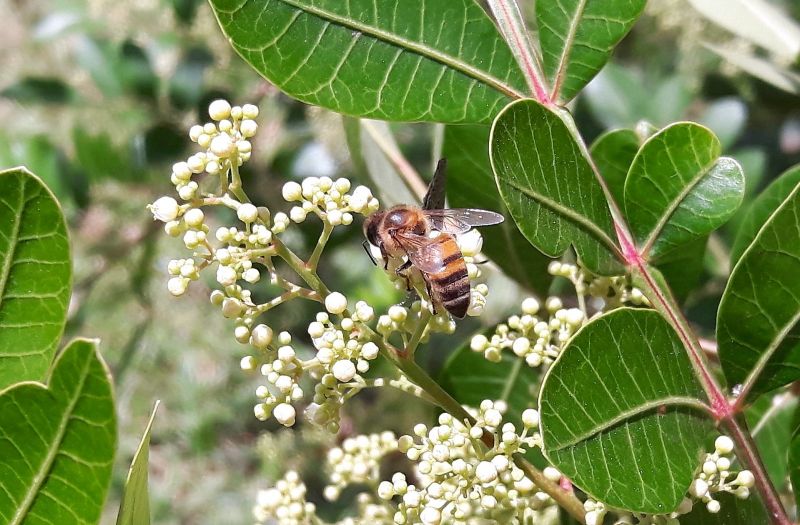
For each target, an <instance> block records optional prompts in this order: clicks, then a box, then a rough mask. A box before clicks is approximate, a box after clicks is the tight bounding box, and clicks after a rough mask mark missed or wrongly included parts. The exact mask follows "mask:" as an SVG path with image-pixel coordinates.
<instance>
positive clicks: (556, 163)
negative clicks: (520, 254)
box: [489, 100, 624, 275]
mask: <svg viewBox="0 0 800 525" xmlns="http://www.w3.org/2000/svg"><path fill="white" fill-rule="evenodd" d="M490 142H491V144H490V150H489V151H490V158H491V162H492V170H493V171H494V174H495V178H496V180H497V186H498V188H499V189H500V195H501V196H502V197H503V200H504V201H505V203H506V206H508V210H509V211H510V212H511V216H512V217H513V218H514V221H515V222H516V223H517V226H519V229H520V231H521V232H522V233H523V235H525V237H526V238H527V239H528V240H529V241H530V242H531V243H532V244H533V245H534V246H536V247H537V248H538V249H539V250H541V251H542V252H544V254H545V255H548V256H550V257H557V256H559V255H561V254H562V253H564V251H565V250H566V249H567V248H568V247H569V246H570V244H572V245H573V246H574V247H575V250H576V252H577V253H578V257H579V258H580V260H581V262H582V263H583V264H584V265H585V266H586V267H587V268H588V269H589V270H591V271H593V272H595V273H597V274H600V275H613V274H620V273H623V271H624V269H623V267H622V264H621V263H620V257H619V250H618V248H617V246H616V241H615V239H616V233H615V231H614V224H613V221H612V219H611V212H610V211H609V209H608V204H607V202H606V198H605V194H604V193H603V190H602V188H601V187H600V183H599V181H598V180H597V179H596V178H595V175H594V173H593V172H592V168H591V166H590V165H589V162H588V161H587V160H586V157H585V156H584V155H583V152H582V151H581V148H580V146H579V145H578V143H577V142H576V141H575V138H574V136H573V135H572V133H571V132H570V130H569V129H568V128H567V125H566V124H565V123H564V121H563V120H562V119H561V117H560V116H559V115H558V114H556V113H554V112H553V111H551V110H550V109H547V108H545V107H544V106H542V105H541V104H539V103H537V102H536V101H534V100H520V101H518V102H514V103H511V104H509V105H508V107H506V108H505V109H504V110H503V111H502V112H501V113H500V115H498V116H497V119H495V122H494V125H493V126H492V135H491V140H490Z"/></svg>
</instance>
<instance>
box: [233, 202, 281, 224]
mask: <svg viewBox="0 0 800 525" xmlns="http://www.w3.org/2000/svg"><path fill="white" fill-rule="evenodd" d="M236 216H237V217H239V220H240V221H242V222H245V223H248V224H249V223H251V222H253V221H255V220H256V219H258V208H256V207H255V206H253V205H252V204H250V203H249V202H246V203H244V204H242V205H241V206H239V209H238V210H236ZM275 218H276V219H277V215H276V216H275Z"/></svg>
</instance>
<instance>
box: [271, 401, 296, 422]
mask: <svg viewBox="0 0 800 525" xmlns="http://www.w3.org/2000/svg"><path fill="white" fill-rule="evenodd" d="M272 415H273V416H275V419H276V420H277V421H278V423H280V424H281V425H283V426H285V427H290V426H292V425H294V421H295V417H296V413H295V410H294V407H293V406H292V405H290V404H288V403H281V404H279V405H278V406H276V407H275V408H274V409H272Z"/></svg>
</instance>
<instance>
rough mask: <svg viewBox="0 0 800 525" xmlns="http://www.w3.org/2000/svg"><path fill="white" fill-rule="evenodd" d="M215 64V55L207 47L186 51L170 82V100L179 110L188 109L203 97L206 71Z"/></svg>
mask: <svg viewBox="0 0 800 525" xmlns="http://www.w3.org/2000/svg"><path fill="white" fill-rule="evenodd" d="M213 63H214V55H212V54H211V51H209V50H208V49H206V48H205V47H200V46H195V47H191V48H189V49H187V50H186V52H185V53H184V55H183V57H181V60H180V62H179V63H178V65H177V67H176V68H175V73H173V75H172V78H170V80H169V100H170V102H172V104H173V105H174V106H175V107H177V108H179V109H187V108H190V107H192V106H193V105H195V104H196V103H197V101H198V100H199V99H200V97H201V96H202V95H203V79H204V77H205V73H206V69H207V68H208V66H210V65H211V64H213Z"/></svg>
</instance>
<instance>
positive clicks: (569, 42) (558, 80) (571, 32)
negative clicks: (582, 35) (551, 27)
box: [550, 0, 587, 100]
mask: <svg viewBox="0 0 800 525" xmlns="http://www.w3.org/2000/svg"><path fill="white" fill-rule="evenodd" d="M586 2H587V0H580V2H578V6H577V9H576V10H575V16H574V17H573V18H572V21H571V22H570V24H569V29H568V30H567V38H566V39H565V40H564V49H563V50H562V52H561V57H560V58H559V61H558V68H557V69H556V76H555V79H554V80H553V92H552V93H550V98H551V99H553V100H557V99H558V95H559V91H561V86H562V84H563V82H564V77H565V75H566V72H567V64H568V62H569V56H570V54H571V53H572V46H573V43H574V42H575V34H576V33H577V32H578V24H579V23H580V19H581V17H582V16H583V11H584V9H586Z"/></svg>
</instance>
